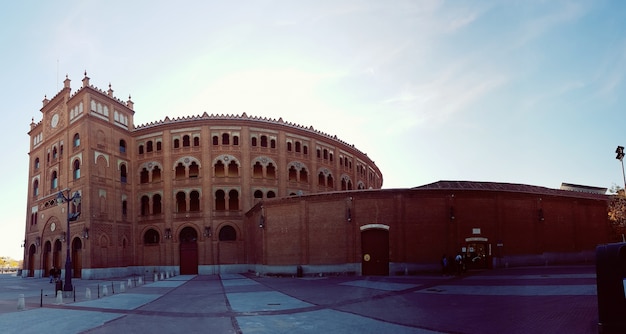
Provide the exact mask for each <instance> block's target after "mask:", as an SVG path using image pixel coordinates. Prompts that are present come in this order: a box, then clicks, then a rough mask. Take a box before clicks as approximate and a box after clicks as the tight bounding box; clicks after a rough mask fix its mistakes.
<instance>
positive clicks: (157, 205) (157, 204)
mask: <svg viewBox="0 0 626 334" xmlns="http://www.w3.org/2000/svg"><path fill="white" fill-rule="evenodd" d="M160 213H161V195H159V194H155V195H154V196H152V214H155V215H158V214H160Z"/></svg>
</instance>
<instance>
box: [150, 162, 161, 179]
mask: <svg viewBox="0 0 626 334" xmlns="http://www.w3.org/2000/svg"><path fill="white" fill-rule="evenodd" d="M152 182H161V169H160V168H159V166H154V168H152Z"/></svg>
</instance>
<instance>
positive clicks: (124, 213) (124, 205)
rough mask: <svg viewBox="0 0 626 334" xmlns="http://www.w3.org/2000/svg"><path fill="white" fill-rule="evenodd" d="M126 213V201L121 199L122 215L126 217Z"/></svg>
mask: <svg viewBox="0 0 626 334" xmlns="http://www.w3.org/2000/svg"><path fill="white" fill-rule="evenodd" d="M127 214H128V201H126V200H123V201H122V216H124V217H126V215H127Z"/></svg>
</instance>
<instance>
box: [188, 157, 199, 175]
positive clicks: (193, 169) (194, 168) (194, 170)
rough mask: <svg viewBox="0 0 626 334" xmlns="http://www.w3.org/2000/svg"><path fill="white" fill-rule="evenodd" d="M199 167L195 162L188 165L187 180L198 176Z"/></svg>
mask: <svg viewBox="0 0 626 334" xmlns="http://www.w3.org/2000/svg"><path fill="white" fill-rule="evenodd" d="M199 168H200V167H199V166H198V164H197V163H196V162H195V161H192V162H191V164H190V165H189V178H190V179H191V178H197V177H198V175H199V174H200V170H199Z"/></svg>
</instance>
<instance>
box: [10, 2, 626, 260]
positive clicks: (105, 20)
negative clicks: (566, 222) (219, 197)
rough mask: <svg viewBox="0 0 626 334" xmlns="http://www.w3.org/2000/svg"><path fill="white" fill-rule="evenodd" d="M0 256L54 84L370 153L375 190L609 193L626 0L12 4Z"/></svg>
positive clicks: (620, 120) (620, 100) (18, 215)
mask: <svg viewBox="0 0 626 334" xmlns="http://www.w3.org/2000/svg"><path fill="white" fill-rule="evenodd" d="M0 24H1V25H2V29H0V43H1V45H2V49H3V51H2V52H1V53H0V61H1V64H2V65H1V68H2V80H1V81H0V94H1V97H2V101H3V104H2V107H1V108H0V115H1V116H3V118H4V121H3V122H1V124H0V127H1V128H0V133H1V135H2V136H3V139H4V140H3V141H4V142H5V161H6V163H5V164H2V166H0V168H1V169H2V175H3V176H4V179H5V181H4V184H3V185H4V187H3V190H4V191H3V192H2V193H0V203H1V204H0V205H2V208H1V209H2V212H4V217H3V219H2V220H0V227H2V230H3V233H2V234H0V255H5V256H12V257H14V258H21V257H22V249H21V248H20V244H21V242H22V240H23V235H24V224H25V223H24V222H25V221H26V212H27V211H26V210H27V208H26V196H27V195H26V191H27V186H28V174H27V168H28V150H29V137H28V136H27V132H28V130H29V124H30V122H31V119H32V118H34V119H35V121H36V122H38V121H40V120H41V113H40V111H39V110H40V108H41V100H42V99H43V98H44V95H47V96H48V97H52V96H54V95H55V94H56V93H57V92H58V90H59V89H60V88H61V87H62V86H63V84H62V81H63V80H64V79H65V76H66V75H68V77H69V78H70V79H71V80H72V83H71V86H72V89H73V90H76V89H78V88H79V87H80V85H81V80H82V78H83V73H84V72H85V71H87V74H88V76H89V77H90V78H91V83H92V84H93V85H94V86H97V87H99V88H101V89H108V85H109V83H110V84H111V85H112V88H113V90H114V91H115V93H114V94H115V95H116V97H118V98H120V99H123V100H126V99H127V98H128V96H129V95H131V96H132V100H133V101H134V102H135V111H136V114H135V124H137V125H139V124H144V123H149V122H152V121H157V120H161V119H163V118H165V117H166V116H169V117H177V116H188V115H200V114H202V113H204V112H205V111H206V112H207V113H209V114H211V113H215V114H241V113H243V112H245V113H247V114H248V115H256V116H263V117H270V118H276V119H277V118H279V117H282V118H283V119H284V120H285V121H289V122H294V123H298V124H301V125H305V126H309V125H313V127H314V128H315V129H318V130H320V131H323V132H326V133H329V134H331V135H337V136H338V138H340V139H342V140H344V141H346V142H348V143H351V144H354V145H355V146H356V147H357V148H359V149H360V150H362V151H363V152H366V153H367V154H368V155H369V156H370V157H371V158H372V159H373V160H374V161H375V162H376V164H377V165H378V166H379V167H380V169H381V171H382V173H383V176H384V188H407V187H414V186H419V185H423V184H427V183H431V182H435V181H438V180H473V181H494V182H510V183H523V184H530V185H538V186H545V187H550V188H558V187H559V186H560V184H561V182H568V183H576V184H584V185H590V186H599V187H607V188H609V187H611V186H612V185H614V184H617V185H623V179H622V170H621V165H620V163H619V161H618V160H616V159H615V154H614V151H615V148H616V147H617V145H624V146H626V129H625V128H624V124H625V122H624V119H625V117H624V115H625V114H626V113H625V111H624V110H625V109H626V97H625V94H624V92H625V88H626V86H625V82H624V76H625V74H626V3H625V2H622V1H540V0H537V1H534V0H523V1H522V0H520V1H513V0H512V1H438V0H423V1H419V0H416V1H367V0H363V1H341V0H338V1H228V2H227V1H177V2H173V1H158V0H151V1H115V0H114V1H63V0H60V1H56V2H40V1H29V0H26V1H20V2H13V3H11V4H8V5H7V4H5V5H3V9H2V11H0Z"/></svg>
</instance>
